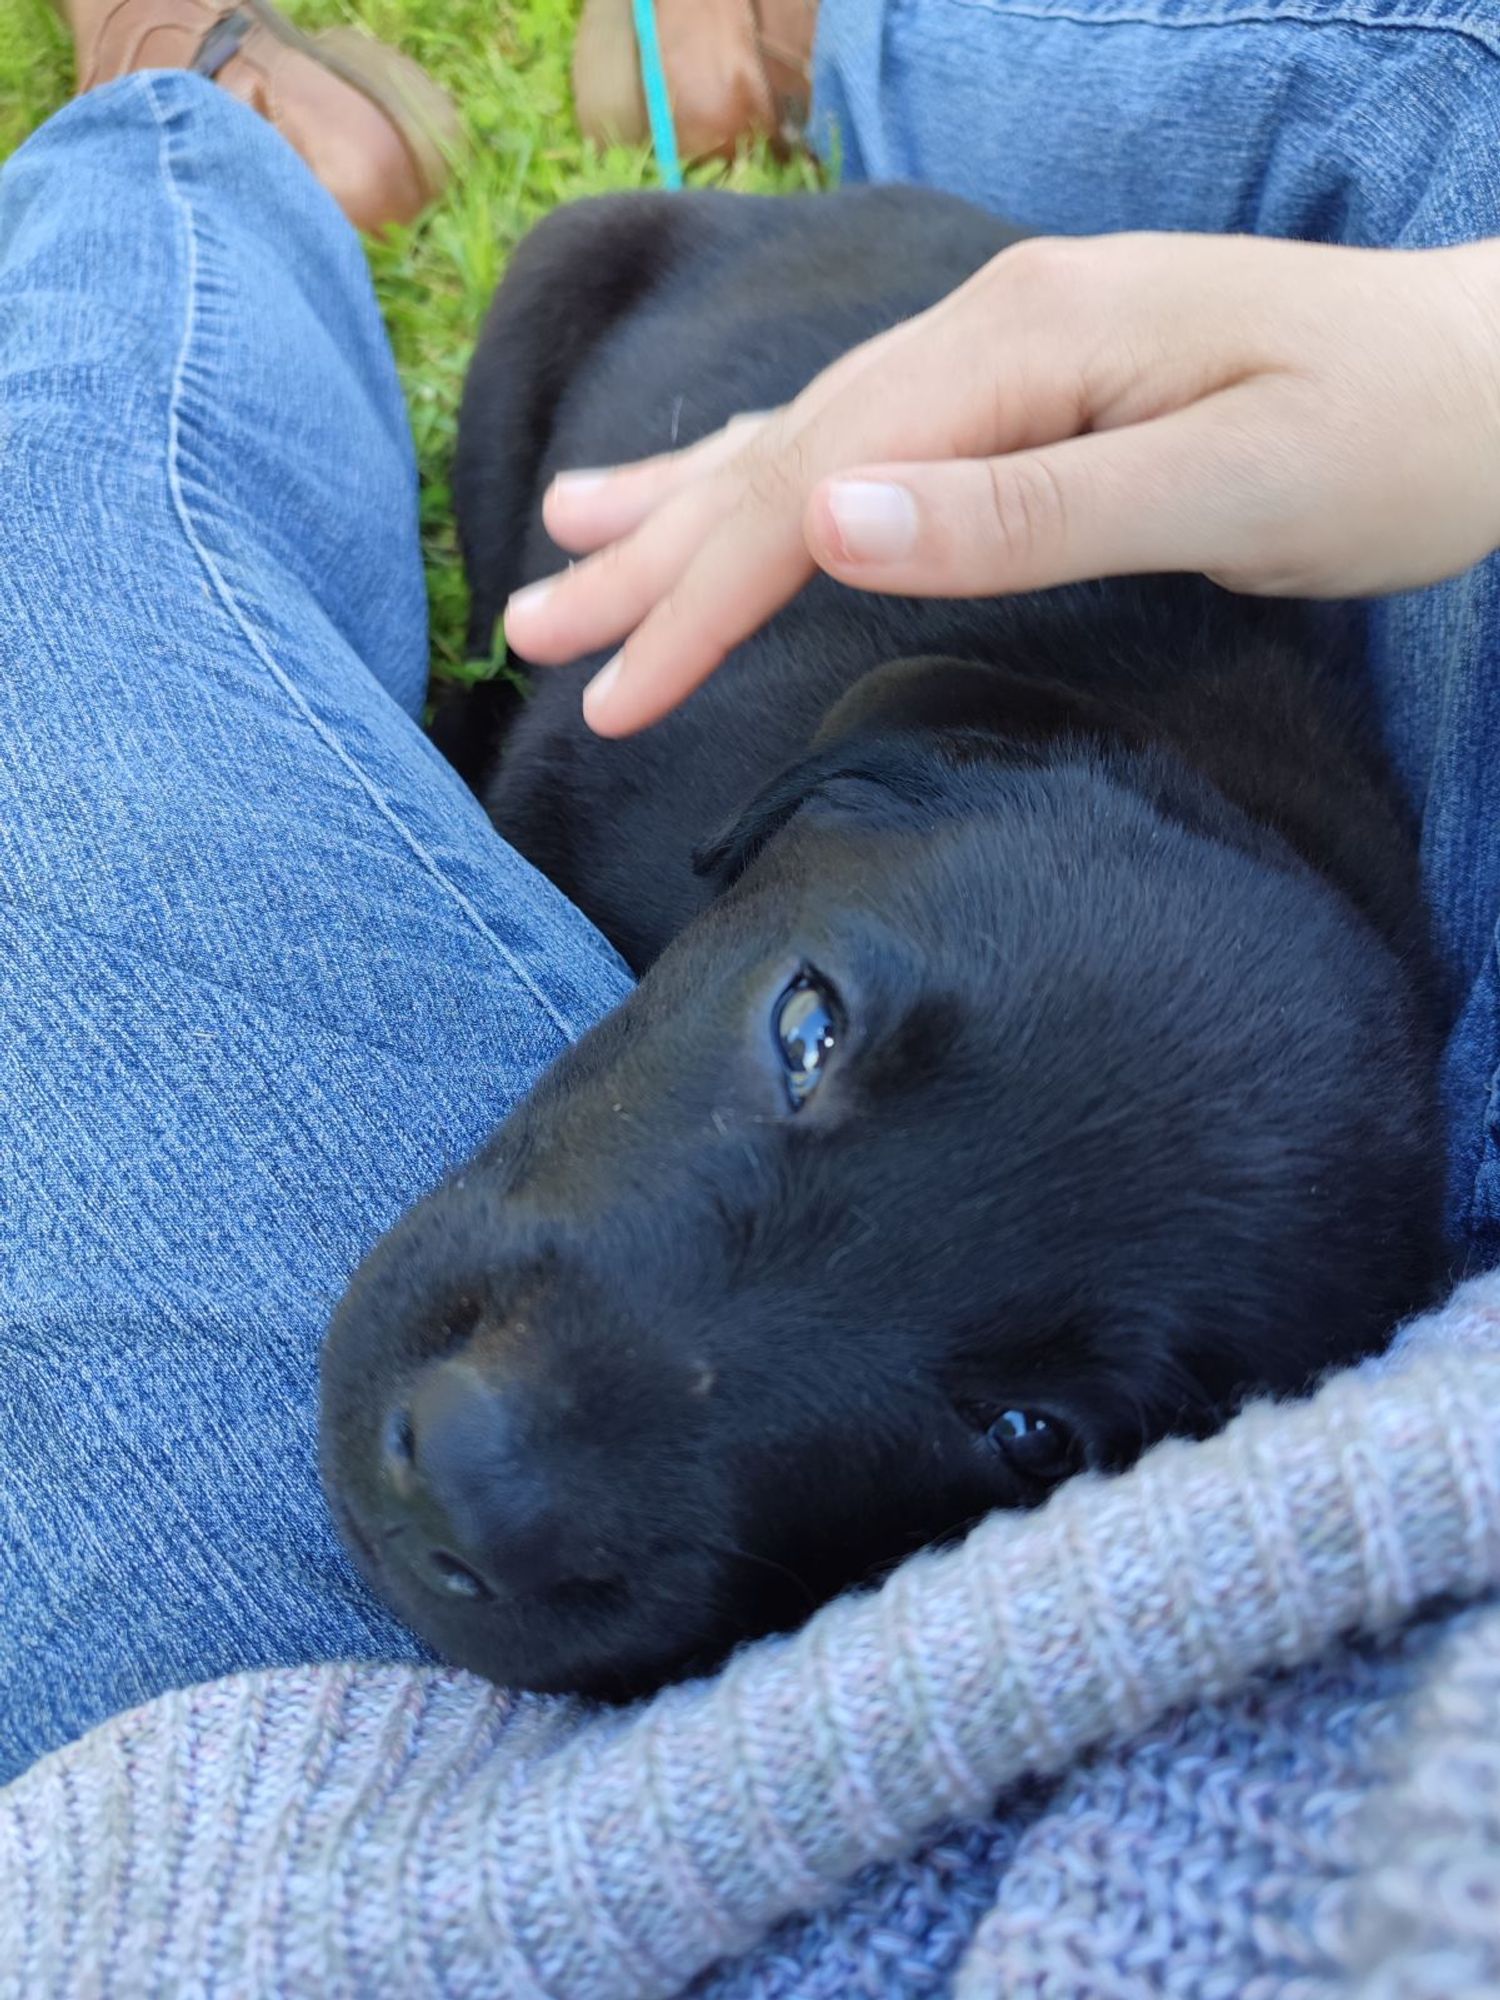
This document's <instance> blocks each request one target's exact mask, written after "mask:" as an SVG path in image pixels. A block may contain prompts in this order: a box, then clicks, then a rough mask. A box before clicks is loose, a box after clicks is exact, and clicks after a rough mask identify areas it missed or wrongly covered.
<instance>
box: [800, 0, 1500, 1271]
mask: <svg viewBox="0 0 1500 2000" xmlns="http://www.w3.org/2000/svg"><path fill="white" fill-rule="evenodd" d="M817 57H818V61H817V79H816V86H817V87H816V97H815V130H818V131H819V132H820V133H821V135H822V139H821V143H822V144H823V145H824V147H825V148H827V149H831V150H833V151H834V152H835V153H836V154H837V156H838V157H839V158H840V159H841V160H842V164H843V171H844V174H845V177H846V178H851V179H869V180H906V181H919V182H925V183H927V184H929V185H934V186H938V187H944V188H948V189H951V190H952V191H953V192H955V193H957V194H963V195H967V196H969V197H970V198H971V199H972V200H975V201H978V202H982V203H984V204H985V205H986V206H988V207H990V208H992V209H994V210H996V211H997V212H999V213H1000V214H1003V215H1005V216H1007V217H1009V218H1010V219H1011V220H1012V221H1015V222H1017V223H1020V224H1023V225H1025V226H1026V227H1029V228H1031V229H1035V230H1043V231H1049V232H1057V233H1080V232H1084V233H1089V232H1104V231H1109V230H1117V229H1197V230H1245V231H1253V232H1256V233H1258V234H1262V235H1272V236H1299V237H1309V238H1312V239H1315V240H1318V241H1326V242H1341V243H1360V244H1375V245H1405V246H1410V247H1417V246H1421V245H1435V244H1443V243H1455V242H1461V241H1465V240H1468V239H1471V238H1475V237H1480V236H1487V235H1491V234H1495V233H1500V6H1495V5H1493V4H1485V0H1363V4H1361V0H823V6H822V11H821V14H820V17H819V29H818V50H817ZM1496 342H1497V347H1500V325H1497V328H1496ZM1363 622H1364V627H1365V632H1366V638H1367V657H1368V660H1369V665H1370V669H1371V672H1372V674H1373V676H1374V679H1375V683H1376V686H1377V689H1378V692H1379V695H1380V699H1381V702H1382V706H1383V712H1384V717H1385V724H1386V730H1387V735H1388V739H1389V741H1390V744H1391V746H1392V749H1393V751H1394V753H1395V756H1396V758H1397V760H1398V763H1399V767H1400V769H1401V772H1402V774H1403V777H1404V779H1405V782H1406V784H1407V787H1408V790H1409V793H1410V796H1411V799H1412V802H1413V805H1414V807H1415V809H1416V811H1417V813H1418V814H1419V816H1420V821H1421V829H1422V855H1423V866H1424V870H1425V879H1426V886H1427V891H1428V896H1429V899H1430V902H1431V906H1432V910H1433V913H1434V918H1435V922H1436V927H1437V935H1438V942H1439V945H1440V947H1441V950H1442V954H1443V957H1444V960H1445V962H1446V964H1447V966H1448V967H1449V969H1450V971H1451V974H1452V981H1453V998H1454V1006H1455V1011H1456V1014H1457V1026H1456V1028H1455V1031H1454V1033H1453V1036H1452V1039H1451V1042H1450V1044H1449V1049H1448V1057H1447V1063H1446V1066H1445V1083H1446V1094H1447V1105H1448V1112H1449V1117H1450V1133H1451V1158H1452V1177H1451V1200H1450V1218H1451V1223H1452V1233H1453V1236H1454V1240H1455V1244H1456V1246H1457V1248H1458V1250H1459V1252H1460V1254H1463V1255H1467V1256H1468V1257H1469V1258H1470V1260H1471V1261H1472V1262H1473V1263H1475V1264H1479V1263H1489V1262H1493V1261H1495V1259H1496V1258H1497V1257H1500V1068H1497V1065H1500V977H1497V973H1500V964H1497V953H1500V936H1497V918H1500V793H1497V789H1496V782H1495V777H1494V773H1495V771H1496V769H1497V768H1500V563H1497V562H1496V561H1494V560H1492V561H1490V562H1488V563H1485V564H1484V565H1483V566H1482V567H1480V568H1479V569H1477V570H1475V571H1473V572H1472V573H1471V574H1469V575H1468V576H1465V577H1462V578H1460V579H1459V580H1458V581H1456V582H1453V583H1449V584H1445V585H1443V586H1441V587H1440V588H1438V589H1435V590H1429V591H1421V592H1417V593H1414V594H1411V595H1406V596H1402V597H1396V598H1390V599H1387V600H1385V601H1384V602H1382V603H1380V604H1377V605H1374V606H1371V607H1369V609H1368V610H1367V611H1366V612H1365V613H1364V614H1363Z"/></svg>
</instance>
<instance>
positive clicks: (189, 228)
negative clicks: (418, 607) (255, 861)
mask: <svg viewBox="0 0 1500 2000" xmlns="http://www.w3.org/2000/svg"><path fill="white" fill-rule="evenodd" d="M159 82H160V79H158V78H157V77H153V76H144V77H142V78H141V79H140V87H141V89H142V91H143V92H144V94H145V97H146V101H147V103H148V104H149V106H150V108H151V116H152V118H153V120H154V122H155V124H156V128H157V139H158V143H157V158H158V162H159V164H160V168H161V177H162V185H163V187H164V188H165V190H166V194H167V199H168V201H169V202H170V203H171V204H172V207H173V208H174V209H175V210H176V212H177V216H178V220H179V223H180V226H181V229H182V233H183V240H184V242H185V245H186V254H187V270H186V276H185V285H184V293H185V301H184V312H183V326H182V340H181V343H180V345H179V348H178V352H177V359H176V362H175V364H174V366H173V370H172V382H171V388H170V391H169V397H168V408H167V485H168V490H169V492H170V494H171V498H172V507H173V511H174V512H175V514H176V516H177V520H178V524H179V526H180V527H181V529H182V532H183V536H184V538H185V540H186V542H187V544H188V547H189V549H190V550H191V551H192V553H193V555H194V556H195V558H196V559H197V561H198V562H199V564H200V565H201V567H202V569H203V572H204V574H205V576H206V577H207V579H208V582H209V586H210V588H211V589H212V591H213V593H214V596H215V597H216V598H217V600H218V602H219V605H220V607H221V608H222V610H223V611H224V612H225V614H226V615H227V616H228V618H229V619H230V621H231V623H232V624H233V625H234V626H235V628H236V629H237V630H238V631H239V633H240V635H241V637H242V638H243V639H244V640H245V642H246V644H247V645H248V646H249V647H250V650H251V651H252V653H253V654H254V655H255V657H256V659H257V660H259V661H260V663H261V665H262V666H263V667H264V668H265V670H266V672H267V673H268V674H269V675H270V676H271V678H272V680H273V681H274V682H275V683H276V685H277V686H278V687H279V688H280V689H281V691H282V693H283V694H284V695H285V696H286V697H287V698H288V699H289V700H290V701H291V703H292V704H293V706H294V707H295V708H296V709H297V710H298V711H299V713H300V714H301V715H302V716H303V718H304V719H305V721H306V722H307V723H308V725H309V726H310V728H311V729H312V731H313V733H314V734H315V735H316V736H317V738H318V740H319V741H320V742H321V743H322V744H323V746H324V748H325V749H327V750H328V751H329V752H330V753H331V755H332V756H333V757H334V758H335V759H336V760H337V761H338V762H339V763H340V764H342V765H343V767H344V769H345V770H346V771H347V772H348V774H349V776H350V777H351V778H352V779H353V780H354V782H355V784H356V785H357V786H358V787H359V789H360V790H361V791H362V792H363V793H364V794H365V796H366V798H368V800H369V801H370V803H371V805H372V806H374V808H375V810H376V812H377V813H379V815H380V816H381V818H382V819H384V820H385V822H386V823H387V825H388V826H390V828H391V829H392V830H393V831H394V832H395V834H396V835H397V837H398V838H399V839H400V840H401V841H402V842H403V844H404V845H405V846H406V848H407V849H408V851H409V852H410V853H411V854H412V855H413V857H414V858H415V859H416V861H417V862H418V864H419V865H420V866H421V867H422V868H423V869H424V870H425V872H426V873H427V874H428V875H429V876H430V877H431V879H432V880H433V881H434V882H436V883H437V884H438V885H439V886H440V887H441V888H442V889H444V890H445V891H446V892H447V894H448V895H449V896H450V897H451V898H452V900H453V902H454V903H455V905H456V906H457V907H458V909H459V910H460V911H461V912H462V913H463V915H464V916H465V917H466V918H467V919H468V921H469V922H470V923H471V924H472V925H473V927H474V929H475V930H476V931H477V932H478V933H479V935H480V936H481V937H482V938H483V939H484V940H485V942H486V943H487V944H488V945H489V946H490V947H491V948H492V949H493V950H494V951H495V952H496V953H497V954H498V956H499V957H500V958H501V959H502V960H503V961H504V963H505V964H506V966H507V967H508V968H509V969H510V972H511V973H512V975H513V976H514V977H515V978H516V979H517V980H518V981H519V982H520V984H521V985H522V986H523V987H524V988H525V990H526V992H527V993H529V994H530V995H531V997H532V999H533V1000H534V1001H535V1002H536V1003H537V1005H538V1006H539V1007H540V1008H541V1009H542V1011H543V1013H544V1014H545V1015H546V1016H547V1018H548V1020H549V1021H551V1023H552V1024H553V1026H554V1027H555V1028H556V1029H557V1030H558V1032H559V1033H560V1034H561V1035H562V1036H563V1038H564V1040H566V1041H569V1042H575V1041H577V1040H578V1037H579V1034H580V1033H581V1030H580V1029H579V1028H578V1027H577V1026H576V1025H575V1024H574V1023H573V1022H572V1021H570V1020H569V1019H568V1018H567V1016H566V1015H564V1014H563V1013H561V1012H560V1011H559V1009H558V1008H557V1006H556V1005H555V1004H554V1003H553V1001H552V1000H551V998H550V997H549V996H548V995H547V994H546V993H544V992H543V991H542V989H541V988H540V987H539V986H538V985H537V983H536V981H535V980H534V979H533V978H532V976H531V974H530V973H529V972H528V971H527V969H526V967H525V966H524V965H523V964H522V963H521V961H520V960H519V959H518V958H517V957H516V955H515V954H514V952H512V951H511V950H510V949H509V947H508V946H507V945H506V943H505V941H504V939H502V938H500V937H498V936H497V935H496V934H495V932H494V931H493V930H492V929H491V928H490V926H489V925H488V924H487V923H486V922H485V920H484V918H483V917H482V916H481V915H480V913H479V911H478V910H477V909H476V908H475V906H474V904H473V902H472V901H471V899H470V898H469V897H468V896H466V895H465V894H464V892H463V890H462V889H461V888H460V887H459V886H458V884H457V883H456V882H454V881H453V880H452V878H451V877H450V876H449V875H448V873H447V872H446V870H445V869H444V868H443V866H442V864H441V863H440V862H439V861H438V860H437V857H436V856H435V855H434V854H432V853H431V851H430V850H429V849H428V848H427V847H426V846H425V845H424V843H423V842H422V840H421V839H420V837H419V836H418V835H417V833H416V832H415V831H414V830H413V829H412V828H411V827H410V826H408V825H407V824H406V822H405V820H404V819H403V818H402V816H401V814H400V813H399V812H398V811H397V810H396V808H395V806H394V805H393V804H392V802H391V801H390V799H388V798H387V797H386V795H385V793H384V792H383V791H382V790H381V788H380V786H379V785H378V784H376V782H375V780H374V779H373V778H372V777H371V776H370V774H369V773H368V772H367V771H366V770H365V769H364V768H363V766H362V765H361V764H360V762H359V759H358V758H357V757H355V756H354V754H353V753H352V752H351V751H350V750H349V748H348V747H347V745H345V744H344V743H343V742H341V741H340V739H339V736H338V734H337V732H336V731H334V730H333V729H331V728H330V727H329V725H328V724H327V723H326V722H325V721H324V720H323V718H322V717H321V716H320V715H319V714H318V712H317V710H316V709H315V708H314V707H313V705H312V703H311V702H310V701H309V700H308V699H307V697H306V696H305V695H304V694H303V692H302V690H301V689H300V688H299V687H298V686H297V684H296V682H295V681H294V680H293V679H292V677H291V676H290V675H289V674H288V673H287V672H286V670H285V669H284V668H283V667H281V666H280V665H279V664H278V663H277V660H276V657H275V654H274V653H273V651H272V649H271V646H270V645H269V644H268V642H267V639H266V637H265V635H263V634H262V633H261V631H260V630H259V628H258V626H257V625H256V622H255V620H254V619H253V618H252V617H251V616H250V614H249V612H248V611H247V609H246V608H245V606H244V605H243V604H242V603H241V602H240V599H239V597H238V595H237V594H236V592H235V591H234V589H233V587H232V586H231V585H230V583H229V581H228V579H227V578H226V577H225V575H224V573H223V571H222V570H221V569H220V567H219V565H218V563H217V561H216V560H215V558H214V556H213V553H212V551H211V550H210V549H209V547H208V545H207V543H206V541H205V540H204V538H203V536H202V534H201V533H200V531H199V528H198V525H197V522H196V521H195V519H194V516H193V511H192V508H191V506H190V504H189V502H188V498H187V494H186V491H185V489H184V486H183V480H182V472H181V465H180V460H179V446H180V442H181V415H182V405H183V402H184V400H185V393H186V376H187V368H188V363H189V360H190V357H191V355H192V352H193V345H194V341H195V339H196V336H197V331H198V304H197V301H198V278H199V250H198V231H197V228H196V225H195V221H194V215H193V206H192V203H191V202H190V201H189V200H188V198H187V196H186V194H185V193H184V192H183V190H182V188H181V187H180V186H179V184H178V182H177V179H176V176H175V173H174V171H173V166H172V149H171V135H170V130H169V124H168V119H169V117H170V111H169V110H168V109H167V108H166V107H164V106H163V105H162V103H161V102H160V98H159V94H158V85H159Z"/></svg>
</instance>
